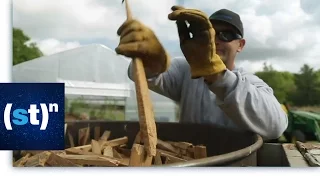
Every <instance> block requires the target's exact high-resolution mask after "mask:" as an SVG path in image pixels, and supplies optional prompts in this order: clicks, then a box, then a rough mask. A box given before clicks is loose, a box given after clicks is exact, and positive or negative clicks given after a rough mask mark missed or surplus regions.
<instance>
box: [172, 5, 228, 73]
mask: <svg viewBox="0 0 320 180" xmlns="http://www.w3.org/2000/svg"><path fill="white" fill-rule="evenodd" d="M171 9H172V10H173V12H172V13H170V14H169V15H168V18H169V19H170V20H173V21H176V24H177V27H178V33H179V38H180V47H181V50H182V52H183V54H184V56H185V57H186V59H187V61H188V63H189V65H190V69H191V77H192V78H199V77H203V76H210V75H216V74H219V73H220V72H223V71H224V70H226V66H225V64H224V63H223V61H222V60H221V59H220V57H219V56H218V55H217V54H216V46H215V30H214V29H213V27H212V25H211V23H210V20H209V18H208V17H207V16H206V14H205V13H203V12H201V11H199V10H196V9H185V8H183V7H181V6H173V7H172V8H171ZM186 21H187V22H188V23H189V24H190V26H189V27H188V26H187V24H186ZM190 33H191V34H192V37H190Z"/></svg>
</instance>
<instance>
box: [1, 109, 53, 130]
mask: <svg viewBox="0 0 320 180" xmlns="http://www.w3.org/2000/svg"><path fill="white" fill-rule="evenodd" d="M40 107H41V110H42V124H41V127H40V130H46V129H47V125H48V120H49V115H48V113H49V112H58V104H57V103H50V104H49V111H48V107H47V105H46V104H45V103H40ZM11 108H12V103H8V104H7V105H6V108H5V110H4V125H5V126H6V128H7V130H12V126H11V122H10V112H11ZM28 113H29V114H30V123H31V124H32V125H39V123H40V122H39V120H38V119H37V113H39V109H38V108H37V104H30V108H29V109H28V110H26V109H15V110H13V117H14V118H16V119H13V120H12V122H13V124H15V125H18V126H23V125H26V124H27V123H28V122H29V117H28V116H26V114H28Z"/></svg>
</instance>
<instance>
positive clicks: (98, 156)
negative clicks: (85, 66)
mask: <svg viewBox="0 0 320 180" xmlns="http://www.w3.org/2000/svg"><path fill="white" fill-rule="evenodd" d="M82 131H83V130H82ZM79 133H80V131H79ZM84 134H85V135H84V136H85V138H86V137H88V134H89V132H84ZM110 134H111V132H110V131H105V132H104V133H103V135H102V136H101V137H100V138H96V140H95V139H92V140H91V143H90V142H89V143H85V142H86V140H83V137H79V138H80V139H79V141H82V142H83V143H85V144H86V145H82V146H77V147H73V145H72V144H73V142H71V147H70V148H68V149H65V150H63V151H21V155H22V158H20V159H19V160H17V161H14V163H13V166H14V167H45V166H52V167H74V166H76V167H117V166H118V167H119V166H122V167H129V166H158V165H160V166H161V165H162V164H170V163H176V162H184V161H189V160H193V159H200V158H205V157H207V150H206V147H205V146H203V145H193V144H191V143H188V142H171V141H162V140H160V139H158V140H157V150H156V152H157V153H156V156H154V157H151V160H150V162H149V163H146V154H147V153H146V151H145V150H144V146H143V145H141V144H138V143H134V144H133V146H132V148H128V146H127V143H128V137H121V138H117V139H109V136H110ZM68 136H69V140H72V139H70V136H71V135H70V134H68ZM81 138H82V139H81ZM85 138H84V139H85ZM135 142H136V141H135Z"/></svg>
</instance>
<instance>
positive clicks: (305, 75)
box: [256, 64, 320, 106]
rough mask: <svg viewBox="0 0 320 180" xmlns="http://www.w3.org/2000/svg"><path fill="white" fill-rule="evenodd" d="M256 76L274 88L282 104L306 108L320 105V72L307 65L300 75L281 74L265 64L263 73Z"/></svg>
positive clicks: (303, 67)
mask: <svg viewBox="0 0 320 180" xmlns="http://www.w3.org/2000/svg"><path fill="white" fill-rule="evenodd" d="M256 75H257V76H258V77H260V78H261V79H262V80H263V81H265V82H266V83H267V84H268V85H269V86H270V87H272V89H273V91H274V94H275V96H276V98H277V99H278V101H279V102H280V103H283V102H289V103H290V104H292V105H298V106H306V105H317V104H320V71H319V70H318V71H315V70H314V69H313V68H311V67H310V66H308V65H307V64H305V65H303V66H302V67H301V70H300V72H299V73H298V74H293V73H290V72H279V71H276V70H274V68H273V67H272V66H271V65H269V66H267V65H266V64H264V68H263V71H260V72H256Z"/></svg>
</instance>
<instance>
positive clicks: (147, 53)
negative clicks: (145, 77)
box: [115, 20, 170, 74]
mask: <svg viewBox="0 0 320 180" xmlns="http://www.w3.org/2000/svg"><path fill="white" fill-rule="evenodd" d="M117 34H118V35H119V36H120V42H119V45H118V47H117V48H116V49H115V51H116V53H117V54H121V55H124V56H126V57H130V58H134V57H138V58H141V59H142V61H143V65H144V67H145V68H148V69H149V70H151V71H152V73H154V74H157V73H162V72H164V71H166V70H167V68H168V66H169V63H170V58H169V56H168V54H167V53H166V51H165V49H164V48H163V46H162V45H161V43H160V42H159V40H158V38H157V37H156V35H155V34H154V33H153V31H152V30H151V29H150V28H148V27H146V26H145V25H143V24H142V23H140V22H139V21H137V20H127V21H125V22H124V23H123V24H122V25H121V26H120V28H119V29H118V31H117Z"/></svg>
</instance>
